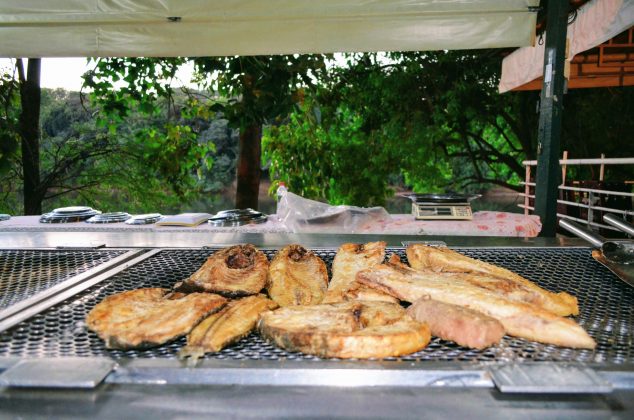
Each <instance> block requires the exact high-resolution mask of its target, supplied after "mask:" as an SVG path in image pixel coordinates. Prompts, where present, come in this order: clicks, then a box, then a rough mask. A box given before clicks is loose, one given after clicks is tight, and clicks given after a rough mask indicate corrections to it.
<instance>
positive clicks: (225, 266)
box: [174, 244, 269, 297]
mask: <svg viewBox="0 0 634 420" xmlns="http://www.w3.org/2000/svg"><path fill="white" fill-rule="evenodd" d="M268 270H269V261H268V259H267V258H266V255H264V253H263V252H262V251H259V250H258V249H256V248H255V247H254V246H253V245H250V244H246V245H235V246H231V247H228V248H224V249H222V250H220V251H218V252H216V253H214V254H213V255H211V256H210V257H209V258H208V259H207V261H206V262H205V263H204V264H203V266H202V267H200V268H199V269H198V271H196V272H195V273H194V274H192V275H191V276H190V277H189V278H188V279H186V280H184V281H183V282H181V283H178V284H176V285H175V287H174V288H175V290H179V291H184V292H190V291H204V292H212V293H219V294H221V295H224V296H227V297H240V296H248V295H254V294H256V293H259V292H260V291H261V290H262V289H263V288H264V285H265V284H266V276H267V273H268Z"/></svg>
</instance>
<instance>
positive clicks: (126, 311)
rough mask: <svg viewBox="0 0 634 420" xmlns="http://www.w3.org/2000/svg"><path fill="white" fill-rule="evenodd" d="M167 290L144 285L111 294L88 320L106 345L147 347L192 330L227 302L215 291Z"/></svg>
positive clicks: (93, 310)
mask: <svg viewBox="0 0 634 420" xmlns="http://www.w3.org/2000/svg"><path fill="white" fill-rule="evenodd" d="M168 292H169V290H167V289H161V288H145V289H138V290H129V291H126V292H122V293H117V294H115V295H111V296H108V297H106V298H105V299H104V300H102V301H101V302H100V303H98V304H97V305H95V307H94V308H93V309H92V310H91V311H90V312H89V313H88V316H87V317H86V324H87V325H88V328H90V329H91V330H93V331H94V332H96V333H97V335H99V337H100V338H101V339H102V340H104V341H105V342H106V347H107V348H113V349H114V348H117V349H131V348H147V347H153V346H158V345H161V344H163V343H166V342H168V341H171V340H173V339H175V338H177V337H180V336H183V335H185V334H187V333H189V331H191V329H192V328H193V327H194V326H195V325H196V324H197V323H198V322H199V321H200V320H201V319H202V318H204V317H206V316H207V315H209V314H211V313H213V312H215V311H218V310H220V308H222V307H223V306H224V305H225V303H226V302H227V300H226V299H225V298H223V297H222V296H218V295H215V294H212V293H191V294H189V295H183V294H181V293H176V294H169V295H168Z"/></svg>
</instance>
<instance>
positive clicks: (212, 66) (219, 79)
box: [85, 55, 323, 207]
mask: <svg viewBox="0 0 634 420" xmlns="http://www.w3.org/2000/svg"><path fill="white" fill-rule="evenodd" d="M188 62H189V63H191V64H193V66H194V69H195V77H194V82H196V83H198V85H199V86H200V87H201V88H202V89H203V90H204V92H206V93H205V94H204V95H201V94H200V92H197V91H191V90H189V89H184V90H183V92H184V93H186V94H187V95H188V101H187V102H186V103H185V104H184V106H183V107H182V108H181V109H178V110H177V109H176V108H175V107H174V106H173V105H174V102H173V98H174V89H175V88H174V87H173V86H172V81H173V78H174V76H175V74H176V71H177V69H178V68H179V67H180V66H182V65H184V64H185V63H188ZM321 69H323V59H322V57H321V56H308V55H302V56H300V55H296V56H255V57H197V58H191V59H187V58H105V59H98V60H97V61H96V66H95V69H94V70H93V71H91V72H89V73H88V74H87V75H86V76H85V86H86V87H88V88H89V89H92V98H93V99H94V100H95V101H96V102H97V103H98V104H100V106H101V107H102V109H103V111H104V117H105V118H110V119H112V121H114V122H117V121H120V120H122V119H123V118H126V117H127V116H128V115H129V113H130V110H131V109H138V110H140V111H141V112H145V113H147V114H149V115H152V114H155V113H156V112H157V109H159V108H158V106H157V103H158V102H159V101H165V103H166V104H167V105H166V109H167V110H168V111H169V110H172V111H173V112H172V113H171V114H170V113H169V112H168V117H169V116H172V115H177V114H179V113H180V114H181V115H182V116H185V117H189V118H194V117H196V118H208V117H209V116H210V115H215V113H216V112H222V113H223V115H224V117H225V118H227V120H228V121H229V124H230V126H232V127H234V128H237V129H239V130H240V135H241V137H240V144H241V148H240V152H239V153H240V159H239V162H238V197H237V199H236V206H237V207H249V206H250V207H257V193H258V186H259V180H260V168H259V163H260V152H259V150H260V136H259V133H260V127H261V125H262V124H263V123H265V122H268V121H271V120H275V119H277V118H283V117H285V116H286V115H287V113H288V112H289V110H290V107H291V106H292V104H293V103H294V102H295V101H296V98H297V95H300V94H301V92H302V90H303V88H304V87H306V86H308V85H310V84H312V81H313V79H312V76H313V73H314V72H317V71H319V70H321ZM118 83H119V84H122V85H123V86H122V87H116V85H117V84H118ZM182 129H184V127H182V126H179V125H166V127H165V129H164V130H162V131H159V130H158V129H155V130H154V131H153V132H152V133H151V134H152V135H151V136H146V137H147V138H148V141H151V142H155V143H165V142H167V143H169V144H175V141H176V140H179V141H180V143H179V145H180V146H184V149H182V150H181V151H182V152H184V153H186V154H185V157H189V158H192V157H194V158H195V157H198V158H199V159H201V158H202V156H201V155H200V153H201V152H204V150H202V149H201V147H203V146H204V144H203V143H200V142H197V141H196V138H197V136H196V134H197V133H193V132H189V133H187V135H188V136H189V137H188V138H187V140H188V141H187V142H185V143H183V142H182V140H183V134H184V133H183V131H182ZM175 134H176V136H175ZM177 137H178V138H177ZM156 151H157V153H158V154H157V155H154V156H152V158H153V159H155V160H157V161H161V160H165V161H166V163H170V164H172V165H177V164H178V163H179V162H183V161H180V160H179V159H182V158H183V157H184V156H183V155H182V154H179V155H176V156H174V155H173V151H174V148H163V147H160V148H156ZM175 162H176V163H175ZM185 162H189V163H184V164H182V165H181V168H182V166H185V167H186V169H193V166H192V165H190V163H193V162H194V160H188V161H185ZM205 163H206V164H207V165H206V167H207V168H208V167H209V161H208V160H207V161H205ZM194 166H195V165H194ZM187 167H189V168H187ZM203 168H204V166H203ZM166 169H170V168H166ZM174 169H175V168H174ZM199 169H202V168H200V167H199ZM201 173H202V170H199V171H198V175H199V176H200V175H201ZM179 179H180V178H179Z"/></svg>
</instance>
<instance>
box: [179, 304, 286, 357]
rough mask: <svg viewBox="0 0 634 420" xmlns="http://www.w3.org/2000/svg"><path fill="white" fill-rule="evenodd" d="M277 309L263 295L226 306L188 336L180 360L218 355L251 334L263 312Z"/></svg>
mask: <svg viewBox="0 0 634 420" xmlns="http://www.w3.org/2000/svg"><path fill="white" fill-rule="evenodd" d="M277 307H278V306H277V304H276V303H275V302H273V301H272V300H271V299H269V298H267V297H266V296H264V295H260V294H258V295H254V296H247V297H244V298H242V299H237V300H233V301H231V302H229V303H228V304H227V305H226V306H225V307H224V308H222V310H220V311H219V312H216V313H214V314H212V315H210V316H208V317H207V318H205V319H204V320H203V321H202V322H201V323H200V324H198V325H197V326H196V327H195V328H194V329H193V330H192V331H191V332H190V333H189V335H188V336H187V346H186V347H184V348H183V349H182V350H181V353H180V356H181V357H186V356H191V357H194V358H198V357H200V356H202V355H204V354H205V353H208V352H217V351H220V350H222V349H223V348H224V347H226V346H227V345H229V344H231V343H233V342H235V341H237V340H239V339H241V338H242V337H244V336H246V335H247V334H249V333H250V332H251V330H253V328H254V327H255V324H256V322H257V320H258V318H259V316H260V314H261V313H262V312H265V311H268V310H272V309H276V308H277Z"/></svg>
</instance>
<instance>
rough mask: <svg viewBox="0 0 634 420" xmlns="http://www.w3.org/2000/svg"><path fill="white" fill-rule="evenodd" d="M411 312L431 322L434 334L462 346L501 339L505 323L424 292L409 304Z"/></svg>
mask: <svg viewBox="0 0 634 420" xmlns="http://www.w3.org/2000/svg"><path fill="white" fill-rule="evenodd" d="M407 313H408V314H409V316H411V317H412V318H414V319H415V320H417V321H420V322H426V323H427V324H428V325H429V329H430V330H431V334H432V335H434V336H436V337H440V338H442V339H443V340H449V341H453V342H455V343H457V344H459V345H461V346H464V347H469V348H473V349H484V348H486V347H489V346H492V345H494V344H497V343H499V342H500V340H501V339H502V337H504V327H503V326H502V324H501V323H500V322H499V321H498V320H497V319H494V318H491V317H490V316H487V315H485V314H483V313H482V312H478V311H474V310H472V309H468V308H464V307H462V306H457V305H451V304H449V303H444V302H438V301H436V300H432V299H429V296H423V297H422V298H420V299H418V300H417V301H415V302H414V303H412V305H411V306H410V307H409V308H407Z"/></svg>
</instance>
